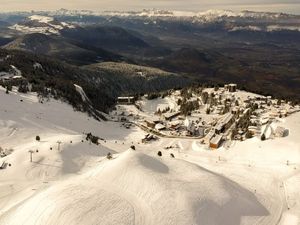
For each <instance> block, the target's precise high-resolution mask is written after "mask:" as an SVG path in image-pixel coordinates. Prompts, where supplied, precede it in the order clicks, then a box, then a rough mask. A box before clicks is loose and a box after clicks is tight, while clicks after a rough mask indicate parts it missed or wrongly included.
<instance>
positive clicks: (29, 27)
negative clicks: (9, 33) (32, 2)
mask: <svg viewBox="0 0 300 225" xmlns="http://www.w3.org/2000/svg"><path fill="white" fill-rule="evenodd" d="M10 28H11V29H13V30H17V31H20V32H22V33H43V34H47V35H49V34H60V31H61V30H63V29H65V28H74V26H73V25H71V24H68V23H65V22H59V21H57V20H55V19H54V18H53V17H49V16H44V15H32V16H29V17H28V18H27V19H26V20H25V21H23V22H21V23H19V24H15V25H13V26H11V27H10Z"/></svg>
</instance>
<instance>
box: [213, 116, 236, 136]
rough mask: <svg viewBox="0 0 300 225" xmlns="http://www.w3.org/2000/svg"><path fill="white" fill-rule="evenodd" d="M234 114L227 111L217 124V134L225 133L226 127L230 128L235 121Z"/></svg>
mask: <svg viewBox="0 0 300 225" xmlns="http://www.w3.org/2000/svg"><path fill="white" fill-rule="evenodd" d="M233 118H234V117H233V114H232V113H227V114H226V115H225V116H224V117H223V118H222V119H221V120H220V121H219V122H218V123H217V124H216V126H215V132H216V133H217V134H220V133H223V132H224V131H225V130H226V129H228V128H229V127H230V126H231V124H232V122H233Z"/></svg>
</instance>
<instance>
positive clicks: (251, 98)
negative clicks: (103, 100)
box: [118, 84, 292, 149]
mask: <svg viewBox="0 0 300 225" xmlns="http://www.w3.org/2000/svg"><path fill="white" fill-rule="evenodd" d="M203 91H207V92H208V93H207V94H208V96H209V97H208V98H209V99H208V101H207V103H205V104H204V103H203V101H202V102H201V95H200V94H197V95H195V94H193V96H192V98H191V99H188V101H195V99H196V101H199V105H200V107H199V109H197V110H193V111H192V113H191V115H188V116H184V115H182V114H181V112H180V109H179V108H180V107H178V108H177V109H171V110H167V111H166V112H165V111H163V112H162V113H159V114H156V115H147V116H144V117H141V120H140V122H141V123H142V124H143V126H144V127H146V128H148V129H149V130H152V131H155V132H159V133H160V134H162V135H165V136H173V137H194V138H198V139H199V140H200V142H201V143H203V144H207V145H208V146H209V147H210V148H211V149H217V148H219V147H220V146H222V143H223V142H225V141H227V140H232V139H235V140H245V139H246V138H249V137H252V136H255V135H261V128H262V126H265V125H267V124H268V123H270V121H271V122H272V121H274V119H275V118H280V117H282V116H287V115H288V114H289V113H290V112H291V110H292V106H291V105H290V104H289V103H281V104H280V105H279V103H278V100H275V99H272V97H270V96H267V97H264V96H259V95H255V94H251V93H247V92H240V91H237V85H236V84H228V85H225V86H224V88H219V89H214V88H210V89H205V90H203ZM203 91H202V92H203ZM173 97H174V98H176V99H177V100H178V99H180V98H182V96H180V94H179V95H178V93H177V92H176V93H174V96H173ZM135 101H136V99H135V98H134V97H119V98H118V103H119V104H124V105H127V104H135ZM207 109H208V110H207ZM273 133H274V136H276V137H285V136H287V135H288V134H289V131H288V130H287V129H285V128H283V127H277V128H276V129H275V130H274V132H273Z"/></svg>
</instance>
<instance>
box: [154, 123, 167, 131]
mask: <svg viewBox="0 0 300 225" xmlns="http://www.w3.org/2000/svg"><path fill="white" fill-rule="evenodd" d="M155 129H156V130H165V129H166V126H165V125H163V124H161V123H158V124H156V125H155Z"/></svg>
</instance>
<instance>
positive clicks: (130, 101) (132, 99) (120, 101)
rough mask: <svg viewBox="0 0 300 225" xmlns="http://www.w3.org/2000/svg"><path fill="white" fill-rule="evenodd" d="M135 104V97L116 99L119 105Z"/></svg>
mask: <svg viewBox="0 0 300 225" xmlns="http://www.w3.org/2000/svg"><path fill="white" fill-rule="evenodd" d="M134 103H135V97H133V96H130V97H118V104H120V105H132V104H134Z"/></svg>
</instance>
